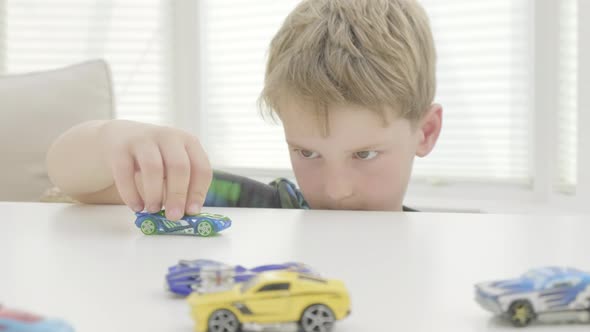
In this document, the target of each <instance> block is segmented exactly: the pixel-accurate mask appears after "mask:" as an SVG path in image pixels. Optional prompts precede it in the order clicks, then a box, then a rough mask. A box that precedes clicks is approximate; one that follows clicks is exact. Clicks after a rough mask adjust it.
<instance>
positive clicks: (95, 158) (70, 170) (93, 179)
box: [47, 121, 123, 204]
mask: <svg viewBox="0 0 590 332" xmlns="http://www.w3.org/2000/svg"><path fill="white" fill-rule="evenodd" d="M107 122H108V121H90V122H85V123H82V124H79V125H76V126H75V127H73V128H71V129H69V130H68V131H66V132H65V133H63V134H62V135H61V136H60V137H59V138H58V139H57V140H56V141H55V142H54V143H53V144H52V145H51V147H50V148H49V150H48V152H47V173H48V174H49V178H50V180H51V182H53V184H54V185H56V186H57V187H59V188H60V190H61V191H62V192H64V193H65V194H67V195H69V196H71V197H72V198H74V199H76V200H78V201H80V202H83V203H105V204H109V203H110V204H123V200H122V199H121V196H120V195H119V192H118V191H117V188H116V186H115V181H114V179H113V175H112V172H111V170H110V168H109V166H108V164H107V163H106V161H105V158H104V157H103V153H102V150H103V149H102V146H101V142H102V140H101V129H102V128H103V126H104V125H105V124H106V123H107Z"/></svg>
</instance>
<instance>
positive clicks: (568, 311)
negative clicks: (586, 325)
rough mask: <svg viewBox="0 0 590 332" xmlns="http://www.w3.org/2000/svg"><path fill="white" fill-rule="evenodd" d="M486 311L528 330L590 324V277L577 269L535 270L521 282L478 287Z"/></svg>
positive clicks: (520, 279) (487, 283) (478, 285)
mask: <svg viewBox="0 0 590 332" xmlns="http://www.w3.org/2000/svg"><path fill="white" fill-rule="evenodd" d="M475 289H476V300H477V302H478V303H479V304H480V305H481V306H482V307H483V308H484V309H486V310H489V311H491V312H493V313H495V314H497V315H502V316H505V317H507V318H508V319H510V321H511V322H512V324H513V325H515V326H526V325H528V324H529V323H530V322H531V321H533V320H534V319H537V320H539V321H542V322H569V321H577V322H590V273H587V272H584V271H580V270H577V269H573V268H562V267H543V268H537V269H532V270H530V271H528V272H527V273H525V274H523V275H522V276H521V277H520V278H517V279H510V280H501V281H492V282H483V283H479V284H477V285H476V286H475Z"/></svg>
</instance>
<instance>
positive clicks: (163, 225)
mask: <svg viewBox="0 0 590 332" xmlns="http://www.w3.org/2000/svg"><path fill="white" fill-rule="evenodd" d="M135 215H136V216H137V219H136V220H135V225H136V226H137V227H138V228H139V229H141V231H142V232H143V234H145V235H153V234H191V235H199V236H211V235H214V234H216V233H218V232H221V231H222V230H224V229H226V228H228V227H230V226H231V220H230V219H229V218H228V217H226V216H222V215H220V214H213V213H199V214H196V215H185V216H184V217H182V218H181V219H180V220H177V221H172V220H168V219H166V217H165V214H164V210H162V211H160V212H157V213H149V212H137V213H135Z"/></svg>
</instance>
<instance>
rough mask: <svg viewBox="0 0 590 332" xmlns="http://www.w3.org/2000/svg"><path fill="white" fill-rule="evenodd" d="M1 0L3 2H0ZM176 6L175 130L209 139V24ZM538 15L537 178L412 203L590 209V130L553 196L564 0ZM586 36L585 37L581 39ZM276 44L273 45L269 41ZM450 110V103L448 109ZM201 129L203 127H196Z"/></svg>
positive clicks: (534, 5) (587, 5)
mask: <svg viewBox="0 0 590 332" xmlns="http://www.w3.org/2000/svg"><path fill="white" fill-rule="evenodd" d="M0 1H1V0H0ZM577 1H578V24H579V26H578V29H579V34H578V36H579V37H578V43H579V47H578V50H579V56H578V58H579V59H580V60H581V59H590V46H589V42H588V40H587V39H588V38H587V37H588V36H590V22H588V21H587V20H585V19H584V18H585V17H587V16H588V15H584V14H590V1H581V0H577ZM176 3H177V4H176V9H175V15H174V16H175V29H174V30H175V38H174V41H175V48H174V51H175V52H176V54H175V57H174V58H175V60H176V62H177V63H176V65H175V69H176V70H175V74H176V75H175V84H176V90H175V91H176V94H175V101H176V109H175V113H176V115H175V117H174V119H175V122H174V123H175V125H177V126H179V127H181V128H185V129H187V130H190V131H192V132H193V133H196V134H197V135H199V137H200V138H201V140H203V142H204V143H205V142H206V139H207V128H206V127H205V126H204V125H203V123H205V121H204V120H205V119H204V117H203V114H199V112H195V110H196V109H203V107H204V102H203V100H202V99H200V98H201V96H203V95H205V93H204V89H206V87H204V86H202V85H201V82H202V81H203V80H202V76H201V75H202V73H203V71H201V70H199V68H201V67H202V66H203V64H204V63H205V61H204V59H203V56H204V55H203V54H201V53H200V52H199V49H200V48H199V41H200V40H203V33H204V31H203V26H204V25H203V19H204V15H203V14H202V13H201V11H200V8H199V7H200V5H199V4H197V2H194V1H191V0H177V1H176ZM528 3H529V8H530V10H531V11H532V12H533V15H532V20H531V22H530V29H531V32H532V33H531V35H532V36H534V38H532V40H531V45H530V46H531V47H530V48H529V49H530V50H531V54H530V57H529V58H530V59H531V62H530V66H531V67H530V70H531V71H533V72H534V73H535V75H534V77H532V78H531V82H530V85H529V86H530V87H531V90H530V94H531V101H532V105H531V109H530V111H531V112H535V115H539V114H542V115H543V116H535V117H534V119H535V120H534V121H533V122H532V123H531V126H533V127H534V128H532V129H533V130H531V133H532V134H531V137H530V140H531V142H532V143H534V144H533V145H532V146H533V148H534V151H533V158H532V160H531V163H532V165H531V166H532V168H533V175H534V179H535V180H534V181H533V183H532V184H530V186H528V185H520V186H518V185H514V184H501V183H500V184H498V183H496V184H489V183H456V184H452V185H445V184H444V183H432V182H429V181H427V180H423V179H422V180H421V179H413V180H412V181H411V184H410V188H409V190H408V195H407V199H406V201H407V203H408V204H410V205H412V207H416V208H418V209H423V210H437V211H443V210H448V211H467V212H469V211H481V212H498V213H500V212H523V213H556V214H562V213H580V212H588V211H590V207H589V206H590V204H587V202H588V201H590V156H588V155H587V154H585V153H583V151H590V131H588V130H587V129H586V130H585V128H583V126H580V125H578V129H579V130H578V161H577V162H578V168H577V169H578V177H577V186H576V190H575V194H562V193H558V192H556V191H555V188H554V183H555V181H554V177H555V176H556V173H555V170H556V167H557V162H556V158H555V156H556V149H557V148H558V146H557V121H555V119H556V115H557V114H556V112H555V110H556V109H557V107H558V105H559V102H558V101H559V99H558V98H559V89H558V86H557V82H558V78H559V75H558V74H559V72H558V70H559V66H558V61H557V59H558V58H557V57H558V55H559V54H558V52H559V35H558V27H559V21H558V19H559V17H558V15H556V13H558V12H559V0H529V1H528ZM583 36H584V37H586V38H583ZM269 42H270V41H269ZM578 69H579V72H578V87H579V89H578V90H579V91H590V61H585V62H584V61H580V62H579V64H578ZM443 107H444V105H443ZM587 109H590V95H589V94H585V93H578V124H580V123H590V115H589V114H587V113H586V112H583V111H580V110H587ZM198 124H201V125H198ZM225 170H227V171H230V172H234V173H237V174H240V175H244V176H249V177H253V178H256V179H259V180H263V181H267V180H270V179H272V178H275V177H278V176H283V177H287V178H291V179H293V174H292V172H291V171H290V170H278V169H277V170H271V171H266V170H259V169H249V168H232V169H225Z"/></svg>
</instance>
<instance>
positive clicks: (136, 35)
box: [0, 0, 173, 123]
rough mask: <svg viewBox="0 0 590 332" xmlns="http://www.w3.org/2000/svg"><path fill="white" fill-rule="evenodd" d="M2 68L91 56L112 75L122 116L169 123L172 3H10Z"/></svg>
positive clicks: (0, 19) (3, 21) (1, 19)
mask: <svg viewBox="0 0 590 332" xmlns="http://www.w3.org/2000/svg"><path fill="white" fill-rule="evenodd" d="M0 3H1V4H2V5H0V10H3V11H2V12H0V29H1V30H0V31H2V32H1V33H2V35H0V36H1V37H2V38H0V40H1V41H0V54H1V55H0V60H1V61H2V65H1V67H0V70H2V73H22V72H29V71H36V70H45V69H53V68H58V67H61V66H67V65H70V64H73V63H76V62H81V61H86V60H88V59H93V58H102V59H105V60H106V61H108V63H109V64H110V66H111V69H112V72H113V81H114V87H115V94H116V98H117V117H119V118H126V119H133V120H139V121H144V122H151V123H169V122H170V118H171V117H170V115H169V110H170V109H171V104H172V98H171V93H170V91H171V82H170V81H171V78H170V76H171V67H172V62H171V55H170V45H169V42H170V39H171V37H170V34H171V31H170V29H169V26H170V23H169V22H170V21H171V12H172V10H171V8H172V4H173V2H170V1H163V0H142V1H139V0H110V1H92V0H75V1H74V0H54V1H34V0H4V1H2V2H0Z"/></svg>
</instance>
